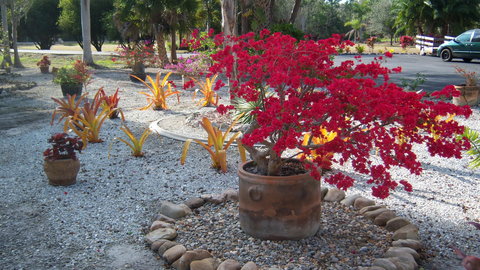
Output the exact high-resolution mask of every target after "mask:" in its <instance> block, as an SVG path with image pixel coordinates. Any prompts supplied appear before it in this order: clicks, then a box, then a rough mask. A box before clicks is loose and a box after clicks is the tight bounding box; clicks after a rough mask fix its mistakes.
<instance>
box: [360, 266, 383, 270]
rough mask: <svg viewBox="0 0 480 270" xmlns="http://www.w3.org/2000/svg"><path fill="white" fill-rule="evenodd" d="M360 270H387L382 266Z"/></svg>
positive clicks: (361, 269)
mask: <svg viewBox="0 0 480 270" xmlns="http://www.w3.org/2000/svg"><path fill="white" fill-rule="evenodd" d="M358 270H385V268H383V267H380V266H370V267H360V268H358Z"/></svg>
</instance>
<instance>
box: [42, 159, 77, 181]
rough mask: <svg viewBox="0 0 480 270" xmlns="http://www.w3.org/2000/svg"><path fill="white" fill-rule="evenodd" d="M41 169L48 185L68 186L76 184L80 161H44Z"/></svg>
mask: <svg viewBox="0 0 480 270" xmlns="http://www.w3.org/2000/svg"><path fill="white" fill-rule="evenodd" d="M43 169H44V171H45V174H46V175H47V177H48V183H49V184H50V185H53V186H69V185H73V184H75V183H76V182H77V174H78V171H79V170H80V161H79V160H78V159H77V160H74V159H58V160H45V161H44V163H43Z"/></svg>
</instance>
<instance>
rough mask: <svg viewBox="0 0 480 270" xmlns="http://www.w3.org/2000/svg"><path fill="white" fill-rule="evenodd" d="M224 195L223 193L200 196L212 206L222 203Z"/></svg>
mask: <svg viewBox="0 0 480 270" xmlns="http://www.w3.org/2000/svg"><path fill="white" fill-rule="evenodd" d="M225 196H226V195H225V194H224V193H222V194H204V195H202V196H201V198H202V199H204V200H205V201H207V202H211V203H214V204H220V203H223V202H224V201H225V199H226V197H225Z"/></svg>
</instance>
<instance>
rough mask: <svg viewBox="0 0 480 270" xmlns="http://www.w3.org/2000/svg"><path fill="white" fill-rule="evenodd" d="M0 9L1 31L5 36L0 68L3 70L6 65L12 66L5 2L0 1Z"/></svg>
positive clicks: (3, 0)
mask: <svg viewBox="0 0 480 270" xmlns="http://www.w3.org/2000/svg"><path fill="white" fill-rule="evenodd" d="M0 8H1V9H2V10H1V12H2V30H3V32H4V33H5V34H6V37H5V40H3V41H4V43H3V44H2V45H3V60H2V64H1V68H5V67H6V66H7V63H8V64H9V65H12V58H10V45H9V43H10V42H9V40H10V37H9V35H8V17H7V0H0ZM0 38H1V37H0Z"/></svg>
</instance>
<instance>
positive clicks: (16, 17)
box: [9, 0, 31, 68]
mask: <svg viewBox="0 0 480 270" xmlns="http://www.w3.org/2000/svg"><path fill="white" fill-rule="evenodd" d="M30 5H31V1H29V0H10V1H9V7H10V19H11V22H12V47H13V66H14V67H16V68H24V66H23V65H22V62H21V61H20V56H19V54H18V45H17V36H18V35H17V34H18V31H17V29H18V25H19V23H20V19H21V18H22V17H23V16H25V14H26V13H27V11H28V10H29V8H30Z"/></svg>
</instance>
